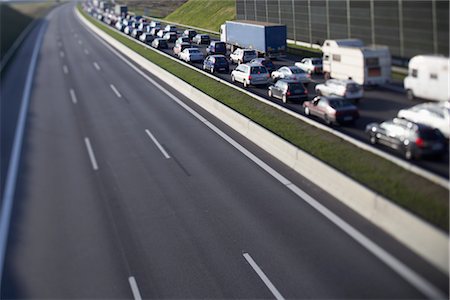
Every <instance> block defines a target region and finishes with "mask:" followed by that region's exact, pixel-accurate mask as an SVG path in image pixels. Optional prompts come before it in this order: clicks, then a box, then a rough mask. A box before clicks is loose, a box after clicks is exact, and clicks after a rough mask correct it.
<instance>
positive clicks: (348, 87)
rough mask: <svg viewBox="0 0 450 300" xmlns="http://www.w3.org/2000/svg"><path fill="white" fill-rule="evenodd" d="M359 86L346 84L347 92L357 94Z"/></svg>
mask: <svg viewBox="0 0 450 300" xmlns="http://www.w3.org/2000/svg"><path fill="white" fill-rule="evenodd" d="M359 89H360V88H359V85H357V84H356V83H349V84H347V90H348V91H349V92H357V91H359Z"/></svg>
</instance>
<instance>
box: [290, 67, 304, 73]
mask: <svg viewBox="0 0 450 300" xmlns="http://www.w3.org/2000/svg"><path fill="white" fill-rule="evenodd" d="M290 70H291V72H292V74H302V73H305V71H303V70H302V69H300V68H291V69H290Z"/></svg>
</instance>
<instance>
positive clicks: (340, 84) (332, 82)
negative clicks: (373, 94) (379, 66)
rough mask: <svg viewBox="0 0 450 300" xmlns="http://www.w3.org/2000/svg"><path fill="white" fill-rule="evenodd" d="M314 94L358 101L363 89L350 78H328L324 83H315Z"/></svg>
mask: <svg viewBox="0 0 450 300" xmlns="http://www.w3.org/2000/svg"><path fill="white" fill-rule="evenodd" d="M316 94H317V95H323V96H339V97H343V98H345V99H349V100H356V101H359V99H361V98H362V97H363V94H364V90H363V88H362V86H361V85H359V84H357V83H356V82H355V81H353V80H350V79H347V80H340V79H329V80H327V81H325V83H322V84H318V85H316Z"/></svg>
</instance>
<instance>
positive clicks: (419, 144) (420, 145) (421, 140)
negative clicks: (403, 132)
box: [416, 138, 425, 148]
mask: <svg viewBox="0 0 450 300" xmlns="http://www.w3.org/2000/svg"><path fill="white" fill-rule="evenodd" d="M416 146H417V147H419V148H423V147H424V146H425V142H424V141H423V139H421V138H417V139H416Z"/></svg>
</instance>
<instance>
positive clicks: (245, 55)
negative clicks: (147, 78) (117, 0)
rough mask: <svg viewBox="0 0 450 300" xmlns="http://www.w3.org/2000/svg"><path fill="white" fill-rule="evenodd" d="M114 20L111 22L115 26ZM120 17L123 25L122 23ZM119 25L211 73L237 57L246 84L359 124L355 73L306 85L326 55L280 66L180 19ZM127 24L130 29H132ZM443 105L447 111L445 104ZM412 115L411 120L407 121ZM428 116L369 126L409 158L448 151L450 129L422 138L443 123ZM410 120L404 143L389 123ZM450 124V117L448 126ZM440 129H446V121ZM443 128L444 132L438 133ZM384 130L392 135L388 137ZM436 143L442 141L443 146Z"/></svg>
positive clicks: (130, 20) (333, 119) (128, 20)
mask: <svg viewBox="0 0 450 300" xmlns="http://www.w3.org/2000/svg"><path fill="white" fill-rule="evenodd" d="M111 23H112V22H110V23H109V24H110V25H111V26H113V24H111ZM118 23H119V25H117V24H118ZM116 28H117V29H118V30H121V31H123V32H125V33H129V34H130V35H131V36H132V37H135V38H137V39H139V40H141V41H142V42H144V43H147V44H150V45H151V46H153V47H155V48H158V49H168V48H169V45H168V43H174V47H173V49H172V50H173V54H174V55H175V56H176V57H178V58H179V59H181V60H184V61H186V62H200V63H202V67H203V70H207V71H209V72H211V73H215V72H223V73H227V74H229V73H230V70H231V68H230V63H235V64H237V66H236V67H235V68H234V70H232V71H231V74H230V75H231V81H232V82H240V83H242V84H243V86H244V87H248V86H250V85H254V86H268V90H267V94H268V96H269V97H273V98H278V99H280V100H281V101H283V102H285V103H286V102H288V101H290V100H300V101H301V102H302V106H303V108H304V112H305V114H306V115H308V116H311V117H315V118H319V119H322V120H323V121H324V122H325V123H326V124H329V125H331V124H336V123H338V124H347V123H348V124H353V123H355V121H356V120H357V119H358V118H359V111H358V107H357V106H356V104H357V103H358V101H359V100H360V99H361V98H362V97H363V95H364V89H363V87H362V86H361V85H359V84H357V83H356V82H355V81H354V80H352V79H329V80H327V81H325V82H324V83H322V84H317V85H316V86H315V88H314V90H315V92H316V94H317V96H315V97H313V99H311V100H308V98H309V97H308V96H309V95H308V89H307V88H306V87H305V85H308V84H309V83H310V82H311V75H313V74H321V73H322V72H323V67H322V60H321V59H320V58H303V59H302V60H301V61H300V62H296V63H295V64H294V65H293V66H282V67H280V68H278V69H277V68H276V66H275V64H274V63H273V62H272V61H271V60H270V59H268V58H264V57H258V53H257V52H256V51H255V50H253V49H241V48H238V49H236V50H235V51H234V52H232V53H231V54H230V56H229V58H228V57H227V56H226V54H227V45H226V44H225V43H224V42H221V41H211V39H210V37H209V36H208V35H205V34H198V33H197V32H196V31H195V30H193V29H186V30H184V31H183V32H182V33H181V34H179V33H178V28H176V26H174V25H167V26H165V27H164V28H162V26H161V23H160V22H158V21H151V22H150V21H147V20H145V19H144V18H142V17H123V18H117V21H116ZM127 28H129V29H128V30H127ZM200 44H206V45H208V46H207V48H206V55H204V54H203V52H202V51H200V49H198V48H197V46H196V45H200ZM205 56H206V57H205ZM438 110H440V111H441V113H440V114H441V115H442V114H443V113H442V107H440V108H438ZM447 110H448V109H447ZM422 114H423V113H422ZM444 115H445V113H444ZM447 115H448V112H447ZM406 119H408V120H409V121H405V120H406ZM425 119H426V120H425V121H427V120H429V118H425ZM425 121H424V120H419V119H413V118H412V117H411V116H410V115H405V114H403V115H402V114H400V112H399V116H398V118H395V119H394V120H389V121H386V122H384V123H386V124H384V123H381V124H375V123H371V124H368V125H367V126H366V132H367V135H368V137H369V140H370V142H371V143H373V144H374V143H379V144H383V145H386V146H388V147H390V148H393V149H395V150H399V151H401V152H403V153H404V156H405V158H407V159H414V158H419V157H422V156H426V155H433V156H434V155H437V156H442V155H443V154H444V153H446V152H447V150H448V142H447V141H448V133H447V134H445V135H442V132H440V131H439V130H438V131H437V132H438V133H437V135H436V136H435V137H433V141H434V142H432V143H431V142H423V143H422V142H421V141H428V140H427V138H430V137H431V135H430V134H427V135H426V136H422V135H421V132H422V131H423V132H430V131H426V130H425V129H424V128H426V127H428V128H432V129H433V130H434V128H436V126H437V125H436V124H426V122H425ZM405 122H407V123H408V122H409V123H408V124H410V125H405V126H407V127H408V126H409V127H408V128H409V130H410V131H411V132H413V133H414V134H415V135H414V134H413V133H410V134H409V133H407V130H403V136H402V135H401V134H397V136H398V140H400V141H401V143H403V144H402V145H403V146H400V144H399V142H398V141H396V140H395V139H393V138H392V135H393V134H392V131H389V130H387V129H385V127H386V128H394V127H400V126H403V125H402V124H405ZM414 122H415V123H414ZM387 124H389V126H388V125H387ZM392 124H393V125H392ZM448 124H449V123H448V119H447V127H448ZM424 130H425V131H424ZM440 130H441V131H442V130H444V131H445V129H443V127H441V128H440ZM435 131H436V130H434V131H432V132H435ZM397 132H400V130H399V129H398V130H397ZM439 134H440V137H444V138H443V139H441V138H440V137H437V136H439ZM383 135H386V136H391V137H390V138H389V139H388V138H383ZM374 136H375V138H374ZM406 136H409V137H413V136H420V139H418V138H416V139H413V138H411V139H407V138H405V137H406ZM446 138H447V139H446ZM406 140H409V142H407V141H406ZM435 144H441V146H436V145H435Z"/></svg>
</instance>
